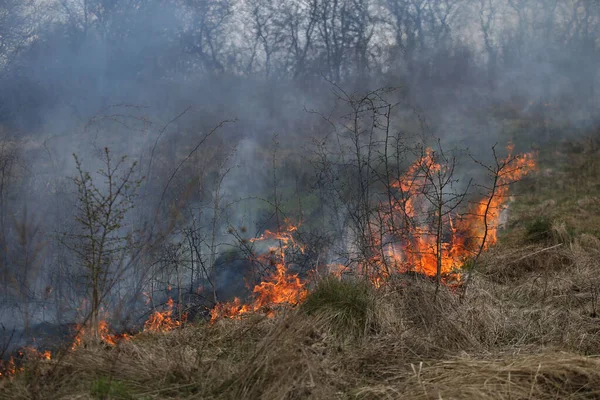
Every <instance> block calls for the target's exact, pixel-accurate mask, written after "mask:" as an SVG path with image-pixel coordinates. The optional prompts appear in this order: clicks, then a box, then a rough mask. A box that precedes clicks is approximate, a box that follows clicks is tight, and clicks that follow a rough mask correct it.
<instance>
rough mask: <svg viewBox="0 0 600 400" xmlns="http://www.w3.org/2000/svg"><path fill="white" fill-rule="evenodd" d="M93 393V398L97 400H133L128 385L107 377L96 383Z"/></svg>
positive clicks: (99, 379) (93, 385)
mask: <svg viewBox="0 0 600 400" xmlns="http://www.w3.org/2000/svg"><path fill="white" fill-rule="evenodd" d="M91 392H92V393H91V394H92V396H94V397H95V398H97V399H103V400H104V399H122V400H129V399H133V396H132V395H131V394H130V391H129V388H128V387H127V385H125V384H124V383H123V382H119V381H116V380H114V379H110V378H107V377H101V378H98V379H97V380H96V381H94V383H93V384H92V391H91Z"/></svg>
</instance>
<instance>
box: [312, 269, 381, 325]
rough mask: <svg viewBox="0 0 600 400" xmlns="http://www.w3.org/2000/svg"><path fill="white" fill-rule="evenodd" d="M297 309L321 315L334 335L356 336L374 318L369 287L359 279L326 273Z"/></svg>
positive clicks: (372, 299) (370, 288)
mask: <svg viewBox="0 0 600 400" xmlns="http://www.w3.org/2000/svg"><path fill="white" fill-rule="evenodd" d="M301 310H302V311H304V312H305V313H307V314H308V315H317V316H321V317H324V318H325V320H327V321H328V322H329V323H330V326H331V328H332V330H333V331H334V332H335V333H336V334H337V335H338V336H341V337H346V336H353V337H359V336H362V335H364V334H365V333H366V332H367V331H368V330H369V328H370V327H371V325H372V323H373V322H374V321H373V319H374V317H373V316H374V310H375V300H374V296H373V287H372V286H371V285H370V284H369V283H368V282H365V281H362V280H360V281H359V280H340V279H337V278H335V277H328V278H325V279H323V280H322V281H320V282H319V283H318V285H317V287H316V288H315V290H314V291H313V292H312V293H311V294H309V296H308V297H307V299H306V301H305V302H304V303H303V304H302V306H301Z"/></svg>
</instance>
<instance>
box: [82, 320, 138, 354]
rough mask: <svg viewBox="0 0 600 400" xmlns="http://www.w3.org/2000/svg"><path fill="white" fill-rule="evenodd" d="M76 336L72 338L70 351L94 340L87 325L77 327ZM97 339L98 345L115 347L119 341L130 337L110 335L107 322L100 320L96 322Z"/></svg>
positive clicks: (91, 330)
mask: <svg viewBox="0 0 600 400" xmlns="http://www.w3.org/2000/svg"><path fill="white" fill-rule="evenodd" d="M76 329H77V334H76V335H75V338H73V344H72V345H71V350H75V349H76V348H78V347H80V346H81V345H82V344H84V343H85V342H86V341H89V340H93V339H94V336H96V335H94V332H93V329H92V328H91V327H90V326H89V324H88V325H83V326H82V325H78V326H77V328H76ZM97 338H98V339H99V341H100V343H104V344H107V345H110V346H115V345H116V344H117V342H118V341H119V340H129V338H130V336H129V335H128V334H126V333H125V334H112V333H110V328H109V325H108V322H107V321H106V320H101V321H99V322H98V332H97Z"/></svg>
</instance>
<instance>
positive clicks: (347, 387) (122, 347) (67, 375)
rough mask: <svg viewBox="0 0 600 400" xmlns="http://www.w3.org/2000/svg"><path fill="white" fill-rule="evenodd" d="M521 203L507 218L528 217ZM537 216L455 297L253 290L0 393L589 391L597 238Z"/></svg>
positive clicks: (278, 259)
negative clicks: (222, 310)
mask: <svg viewBox="0 0 600 400" xmlns="http://www.w3.org/2000/svg"><path fill="white" fill-rule="evenodd" d="M543 201H546V199H543V200H542V199H540V202H543ZM523 202H531V199H523V198H521V199H519V200H518V201H517V202H516V204H515V207H514V210H516V211H514V213H515V214H514V215H513V218H517V219H518V218H520V217H521V216H522V215H523V213H525V214H527V213H532V214H534V212H533V211H531V210H530V209H527V208H524V207H523ZM530 207H532V208H534V207H537V206H536V205H533V204H530ZM538 214H539V213H538ZM563 217H566V216H563ZM565 219H568V218H565ZM565 219H562V221H564V220H565ZM550 221H551V223H549V224H544V225H543V226H542V228H543V231H544V232H546V231H547V230H548V229H550V231H551V232H550V235H548V236H547V237H546V238H545V239H544V240H543V241H527V240H525V238H526V236H525V234H526V232H527V231H526V230H524V229H525V227H524V226H518V225H515V224H514V223H513V225H512V228H511V230H509V231H508V233H509V237H507V238H504V239H501V240H500V241H499V245H497V246H495V247H492V248H490V249H489V250H488V251H487V252H486V253H485V254H484V255H483V256H482V258H481V260H480V262H479V264H480V265H481V266H482V268H480V270H479V272H478V273H477V275H476V277H475V279H474V280H473V283H472V286H471V287H470V290H469V292H468V293H467V295H466V297H465V298H464V299H463V300H462V301H461V299H460V296H459V295H458V293H457V289H456V288H453V287H449V286H444V285H442V286H440V287H438V286H437V285H436V282H434V280H433V279H431V278H430V277H427V276H426V275H425V274H419V273H397V274H393V275H391V276H389V277H387V280H386V282H385V284H383V285H379V287H376V286H375V285H373V286H372V285H370V284H369V283H366V281H365V280H364V279H363V280H359V279H357V280H353V279H352V277H350V278H348V276H346V275H347V274H344V278H343V279H341V280H340V279H339V278H331V277H330V278H325V279H323V280H321V281H320V282H318V284H317V285H316V287H315V288H314V290H313V291H312V292H311V293H308V294H306V293H307V289H306V287H305V286H299V288H300V289H299V290H298V291H296V292H295V293H304V294H303V296H306V297H302V300H304V302H303V303H302V305H301V306H300V307H297V308H287V307H284V304H296V303H298V302H300V300H295V301H292V300H289V297H288V300H286V301H282V302H281V303H278V304H279V305H281V307H282V308H281V309H282V311H284V312H279V313H275V312H270V311H272V310H273V307H272V306H271V307H264V306H260V307H258V308H256V309H254V305H255V304H259V303H256V302H257V301H258V299H260V298H261V297H260V296H261V295H262V294H261V293H255V297H254V298H253V299H252V302H249V303H248V304H247V305H246V306H247V307H251V309H250V310H249V311H248V312H247V313H245V315H244V318H239V317H240V312H239V310H240V309H241V307H243V306H244V304H242V303H241V302H239V301H238V303H237V304H236V303H235V302H234V303H230V304H227V306H232V305H233V306H234V308H233V314H232V315H225V316H230V317H234V318H215V319H214V320H213V323H205V324H196V325H188V326H184V327H182V328H181V329H172V330H164V331H161V330H158V332H154V333H148V332H146V333H142V334H139V335H136V336H134V337H132V338H131V339H130V340H127V341H119V342H117V343H116V344H115V345H114V346H87V347H79V348H77V351H69V352H67V353H65V354H64V356H62V357H56V358H54V359H40V358H35V359H31V360H28V361H27V362H26V364H25V373H19V374H16V375H15V376H14V377H13V378H11V379H4V380H0V397H2V398H22V399H25V398H36V397H37V398H94V397H96V398H144V399H154V398H156V399H158V398H178V399H181V398H202V399H256V398H261V399H267V400H268V399H330V398H333V399H335V398H338V399H350V398H357V399H391V398H414V399H440V398H443V399H451V398H457V399H458V398H461V399H462V398H464V399H492V398H494V399H495V398H506V399H508V398H510V399H547V398H571V399H593V398H598V397H599V396H600V372H599V371H600V361H598V360H597V359H596V358H593V357H592V356H594V355H598V354H600V307H599V304H600V275H599V274H598V273H597V267H598V260H599V259H600V239H598V237H596V236H594V235H593V234H592V233H590V232H581V231H578V230H576V229H572V228H571V227H568V225H566V224H565V223H563V222H562V221H561V218H557V216H556V215H552V216H551V219H550ZM509 225H510V224H509ZM288 233H290V235H284V236H281V237H278V238H277V239H276V240H277V241H278V242H280V243H282V244H281V245H280V247H279V250H275V251H273V252H270V253H269V257H270V261H274V262H273V263H272V264H271V263H270V261H267V260H266V261H267V262H268V263H269V264H271V265H272V266H274V267H275V268H273V269H272V273H273V274H272V275H270V276H269V277H268V278H267V280H266V281H265V282H268V283H271V284H272V286H269V287H270V288H274V287H277V286H278V285H282V287H288V286H286V285H287V284H288V283H291V284H294V282H296V280H295V279H296V278H298V277H297V276H295V274H293V273H292V272H291V271H290V270H289V269H288V266H289V264H288V263H287V262H285V259H284V257H285V252H284V251H283V252H282V251H281V249H282V248H283V247H285V246H293V244H292V242H291V240H292V239H293V238H292V236H291V232H288ZM277 265H282V266H284V267H286V268H285V269H283V268H276V266H277ZM278 277H280V278H282V279H278ZM300 283H303V282H300ZM257 286H258V287H261V288H262V287H266V286H265V285H263V286H260V284H259V285H257ZM283 292H285V291H283ZM255 311H259V312H255ZM357 339H358V340H357Z"/></svg>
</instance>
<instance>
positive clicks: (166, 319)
mask: <svg viewBox="0 0 600 400" xmlns="http://www.w3.org/2000/svg"><path fill="white" fill-rule="evenodd" d="M174 304H175V303H174V301H173V299H172V298H169V300H168V301H167V309H166V310H165V311H162V312H161V311H154V312H153V313H152V314H151V315H150V317H149V318H148V320H147V321H146V323H144V332H166V331H170V330H173V329H175V328H177V327H178V326H181V324H182V323H183V322H185V321H186V320H187V314H185V313H183V314H182V315H181V320H179V319H177V318H174V317H173V310H174V308H175V307H174Z"/></svg>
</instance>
